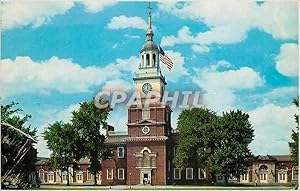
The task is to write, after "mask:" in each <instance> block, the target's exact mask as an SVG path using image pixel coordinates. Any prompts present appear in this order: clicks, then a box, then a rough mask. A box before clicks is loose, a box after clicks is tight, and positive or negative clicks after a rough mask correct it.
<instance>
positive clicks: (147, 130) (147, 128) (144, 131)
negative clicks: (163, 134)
mask: <svg viewBox="0 0 300 191" xmlns="http://www.w3.org/2000/svg"><path fill="white" fill-rule="evenodd" d="M142 132H143V133H144V134H148V133H149V132H150V128H149V127H148V126H145V127H143V129H142Z"/></svg>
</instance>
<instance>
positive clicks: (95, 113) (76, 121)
mask: <svg viewBox="0 0 300 191" xmlns="http://www.w3.org/2000/svg"><path fill="white" fill-rule="evenodd" d="M101 101H102V102H105V103H107V101H104V100H101ZM110 111H111V108H110V107H107V108H103V109H99V108H97V107H96V106H95V105H94V102H93V101H89V102H83V103H81V104H80V108H79V110H78V111H74V112H73V113H72V115H73V117H72V120H71V121H72V125H73V128H74V130H76V131H77V132H78V133H79V138H80V144H81V146H82V151H83V152H84V153H83V156H86V157H88V158H89V159H90V162H91V165H90V171H91V173H92V174H93V175H94V185H97V178H96V177H97V176H96V175H97V173H98V172H99V171H100V170H101V161H103V160H105V159H107V158H108V157H109V156H110V155H111V152H110V149H109V148H108V147H107V146H106V145H105V136H104V135H102V134H101V133H100V130H101V128H107V119H108V115H109V113H110Z"/></svg>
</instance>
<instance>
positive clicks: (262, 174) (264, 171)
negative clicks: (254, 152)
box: [259, 165, 268, 183]
mask: <svg viewBox="0 0 300 191" xmlns="http://www.w3.org/2000/svg"><path fill="white" fill-rule="evenodd" d="M259 182H260V183H268V167H267V166H266V165H261V166H260V167H259Z"/></svg>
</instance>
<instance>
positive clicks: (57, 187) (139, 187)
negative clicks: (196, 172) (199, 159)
mask: <svg viewBox="0 0 300 191" xmlns="http://www.w3.org/2000/svg"><path fill="white" fill-rule="evenodd" d="M39 190H293V187H284V186H263V187H260V186H258V187H251V186H250V187H222V186H184V185H177V186H172V185H165V186H145V185H134V186H131V187H130V188H129V186H128V185H117V186H111V187H110V186H89V185H70V186H66V185H41V187H40V188H39Z"/></svg>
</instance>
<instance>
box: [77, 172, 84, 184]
mask: <svg viewBox="0 0 300 191" xmlns="http://www.w3.org/2000/svg"><path fill="white" fill-rule="evenodd" d="M82 176H83V173H82V172H81V171H79V172H78V174H77V181H78V182H82V180H83V179H82Z"/></svg>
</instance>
